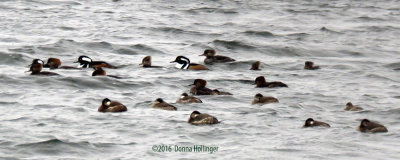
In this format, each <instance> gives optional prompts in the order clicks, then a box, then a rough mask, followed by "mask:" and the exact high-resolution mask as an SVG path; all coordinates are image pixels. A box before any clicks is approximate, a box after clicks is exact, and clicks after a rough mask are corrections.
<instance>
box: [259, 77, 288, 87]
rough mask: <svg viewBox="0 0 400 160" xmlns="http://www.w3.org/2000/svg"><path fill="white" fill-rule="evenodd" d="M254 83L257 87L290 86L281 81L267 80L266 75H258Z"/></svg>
mask: <svg viewBox="0 0 400 160" xmlns="http://www.w3.org/2000/svg"><path fill="white" fill-rule="evenodd" d="M254 83H255V84H256V87H267V88H275V87H288V86H287V85H286V84H285V83H282V82H279V81H274V82H267V81H265V78H264V76H259V77H257V78H256V80H255V82H254Z"/></svg>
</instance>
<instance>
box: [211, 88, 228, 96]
mask: <svg viewBox="0 0 400 160" xmlns="http://www.w3.org/2000/svg"><path fill="white" fill-rule="evenodd" d="M212 91H213V92H212V93H211V95H233V94H232V93H229V92H224V91H219V90H218V89H213V90H212Z"/></svg>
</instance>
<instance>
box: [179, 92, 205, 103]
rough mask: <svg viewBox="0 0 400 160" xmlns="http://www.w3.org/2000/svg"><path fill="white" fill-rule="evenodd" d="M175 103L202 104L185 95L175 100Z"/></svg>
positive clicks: (194, 98)
mask: <svg viewBox="0 0 400 160" xmlns="http://www.w3.org/2000/svg"><path fill="white" fill-rule="evenodd" d="M176 103H182V104H185V103H203V102H202V101H201V100H200V99H199V98H196V97H193V96H189V95H188V94H187V93H182V95H181V97H180V98H179V99H178V100H176Z"/></svg>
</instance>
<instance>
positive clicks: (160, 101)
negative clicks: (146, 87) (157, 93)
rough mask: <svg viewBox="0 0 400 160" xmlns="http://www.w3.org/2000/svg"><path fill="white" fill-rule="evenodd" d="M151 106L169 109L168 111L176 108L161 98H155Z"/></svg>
mask: <svg viewBox="0 0 400 160" xmlns="http://www.w3.org/2000/svg"><path fill="white" fill-rule="evenodd" d="M151 108H157V109H163V110H169V111H176V110H178V109H177V108H176V107H175V106H173V105H170V104H168V103H167V102H165V101H164V100H163V99H161V98H157V99H156V100H155V101H154V102H153V104H151Z"/></svg>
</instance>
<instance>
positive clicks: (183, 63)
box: [171, 56, 208, 70]
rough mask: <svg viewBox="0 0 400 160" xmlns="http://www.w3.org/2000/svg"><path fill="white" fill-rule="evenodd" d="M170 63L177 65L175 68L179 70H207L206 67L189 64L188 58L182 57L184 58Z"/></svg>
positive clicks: (179, 57) (177, 58) (180, 57)
mask: <svg viewBox="0 0 400 160" xmlns="http://www.w3.org/2000/svg"><path fill="white" fill-rule="evenodd" d="M171 63H177V65H176V67H177V68H180V69H190V70H208V68H207V67H205V66H203V65H201V64H196V63H190V60H189V58H187V57H184V56H178V57H176V59H175V61H172V62H171Z"/></svg>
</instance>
